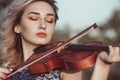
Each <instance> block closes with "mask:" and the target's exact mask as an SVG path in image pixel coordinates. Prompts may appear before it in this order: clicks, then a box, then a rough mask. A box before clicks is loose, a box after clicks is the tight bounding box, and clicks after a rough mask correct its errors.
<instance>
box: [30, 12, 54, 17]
mask: <svg viewBox="0 0 120 80" xmlns="http://www.w3.org/2000/svg"><path fill="white" fill-rule="evenodd" d="M28 14H36V15H40V13H38V12H30V13H28ZM46 15H47V16H54V17H55V14H52V13H48V14H46Z"/></svg>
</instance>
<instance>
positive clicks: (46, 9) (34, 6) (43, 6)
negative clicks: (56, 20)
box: [24, 1, 55, 14]
mask: <svg viewBox="0 0 120 80" xmlns="http://www.w3.org/2000/svg"><path fill="white" fill-rule="evenodd" d="M34 11H35V12H38V13H40V14H41V13H42V14H46V13H51V14H55V12H54V10H53V8H52V6H51V5H50V4H49V3H47V2H44V1H37V2H33V3H31V4H29V5H28V6H27V7H26V8H25V11H24V13H30V12H34Z"/></svg>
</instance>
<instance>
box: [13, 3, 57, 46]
mask: <svg viewBox="0 0 120 80" xmlns="http://www.w3.org/2000/svg"><path fill="white" fill-rule="evenodd" d="M54 25H55V12H54V10H53V8H52V7H51V6H50V5H49V4H48V3H46V2H43V1H39V2H34V3H32V4H30V5H29V6H28V7H27V8H26V9H25V11H24V13H23V15H22V17H21V22H20V24H18V25H17V26H16V27H15V32H16V33H20V34H21V37H22V40H23V42H26V43H30V44H33V45H44V44H47V43H48V42H49V41H50V40H51V37H52V34H53V30H54Z"/></svg>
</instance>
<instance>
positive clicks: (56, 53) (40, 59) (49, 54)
mask: <svg viewBox="0 0 120 80" xmlns="http://www.w3.org/2000/svg"><path fill="white" fill-rule="evenodd" d="M96 27H97V24H96V23H95V24H93V25H91V26H90V27H88V28H86V29H85V30H83V31H81V32H80V33H78V34H77V35H75V36H74V37H72V38H70V39H69V40H67V41H64V42H62V43H61V42H59V43H57V44H54V45H53V44H52V46H51V45H50V46H51V47H49V46H44V47H43V48H36V49H34V54H33V55H32V56H31V57H30V58H29V59H28V60H27V61H26V62H24V63H23V64H21V65H19V66H17V67H15V68H13V72H12V73H11V74H9V75H8V77H10V76H13V75H14V74H16V73H18V72H20V71H22V70H24V69H26V68H28V69H29V71H30V72H31V74H40V73H43V72H49V71H51V70H53V69H58V68H64V69H76V70H81V69H85V68H88V67H90V66H93V65H94V63H95V61H96V57H97V55H98V53H99V52H100V51H107V52H109V50H108V46H104V45H103V43H102V42H100V41H93V42H89V43H85V44H71V42H72V41H73V40H75V39H76V38H80V37H82V36H84V35H85V34H87V33H88V32H89V31H91V30H93V29H96Z"/></svg>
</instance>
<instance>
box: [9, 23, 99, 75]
mask: <svg viewBox="0 0 120 80" xmlns="http://www.w3.org/2000/svg"><path fill="white" fill-rule="evenodd" d="M96 27H97V25H96V24H93V25H92V26H90V27H88V28H87V29H85V30H83V31H81V32H80V33H78V34H77V35H75V36H74V37H72V38H71V39H69V40H67V41H66V42H65V43H62V44H60V45H58V46H57V47H55V48H52V49H50V50H49V51H47V52H45V53H46V54H45V55H44V56H42V57H40V58H38V59H36V60H34V61H32V62H30V63H28V64H27V65H25V66H23V67H21V68H19V69H17V70H16V71H14V72H13V73H11V74H9V75H8V77H10V76H12V75H14V74H16V73H17V72H21V71H22V70H24V69H26V68H28V67H29V66H30V65H32V64H34V63H36V62H38V61H40V60H42V59H44V58H46V57H47V56H49V55H50V54H52V53H54V52H55V51H57V50H58V49H63V47H65V46H66V45H68V44H69V43H70V42H71V41H73V40H74V39H77V38H81V37H83V36H84V35H86V34H87V33H88V32H90V31H92V30H93V29H95V28H96Z"/></svg>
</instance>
